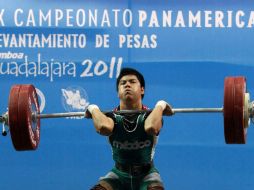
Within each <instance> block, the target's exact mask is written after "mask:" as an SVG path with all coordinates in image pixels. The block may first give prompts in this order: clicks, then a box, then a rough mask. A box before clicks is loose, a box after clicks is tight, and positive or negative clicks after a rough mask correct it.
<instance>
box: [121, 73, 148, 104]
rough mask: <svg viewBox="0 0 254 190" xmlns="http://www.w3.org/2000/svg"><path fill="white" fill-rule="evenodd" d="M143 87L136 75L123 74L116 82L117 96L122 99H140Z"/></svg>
mask: <svg viewBox="0 0 254 190" xmlns="http://www.w3.org/2000/svg"><path fill="white" fill-rule="evenodd" d="M142 94H144V87H141V84H140V82H139V80H138V78H137V77H136V75H125V76H123V77H122V78H121V79H120V81H119V84H118V97H119V98H120V100H123V101H137V100H141V99H142Z"/></svg>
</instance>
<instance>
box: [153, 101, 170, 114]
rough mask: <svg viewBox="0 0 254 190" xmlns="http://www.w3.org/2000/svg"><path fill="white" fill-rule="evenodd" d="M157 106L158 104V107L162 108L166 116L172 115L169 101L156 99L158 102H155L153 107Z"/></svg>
mask: <svg viewBox="0 0 254 190" xmlns="http://www.w3.org/2000/svg"><path fill="white" fill-rule="evenodd" d="M157 106H160V107H161V108H162V110H163V115H168V116H170V115H173V114H174V112H173V110H172V107H171V105H170V104H169V103H167V102H166V101H164V100H160V101H158V102H157V103H156V105H155V107H157Z"/></svg>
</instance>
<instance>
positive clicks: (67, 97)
mask: <svg viewBox="0 0 254 190" xmlns="http://www.w3.org/2000/svg"><path fill="white" fill-rule="evenodd" d="M61 91H62V104H63V107H64V109H65V110H66V111H68V112H75V111H85V110H86V109H87V107H88V105H89V102H88V96H87V93H86V91H85V90H84V89H83V88H82V87H79V86H70V87H67V88H65V89H61ZM75 118H76V119H77V117H75Z"/></svg>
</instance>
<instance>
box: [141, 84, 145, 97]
mask: <svg viewBox="0 0 254 190" xmlns="http://www.w3.org/2000/svg"><path fill="white" fill-rule="evenodd" d="M141 94H142V95H144V94H145V88H144V87H143V86H142V87H141Z"/></svg>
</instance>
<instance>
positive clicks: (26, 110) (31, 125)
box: [18, 85, 40, 150]
mask: <svg viewBox="0 0 254 190" xmlns="http://www.w3.org/2000/svg"><path fill="white" fill-rule="evenodd" d="M39 113H40V109H39V102H38V97H37V94H36V90H35V88H34V86H33V85H22V86H21V88H20V92H19V103H18V118H19V127H20V128H21V130H22V132H23V136H24V138H23V140H24V141H23V142H24V143H23V147H22V150H35V149H36V148H37V147H38V144H39V141H40V119H39V118H37V119H36V117H35V118H34V117H32V115H33V114H39Z"/></svg>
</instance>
